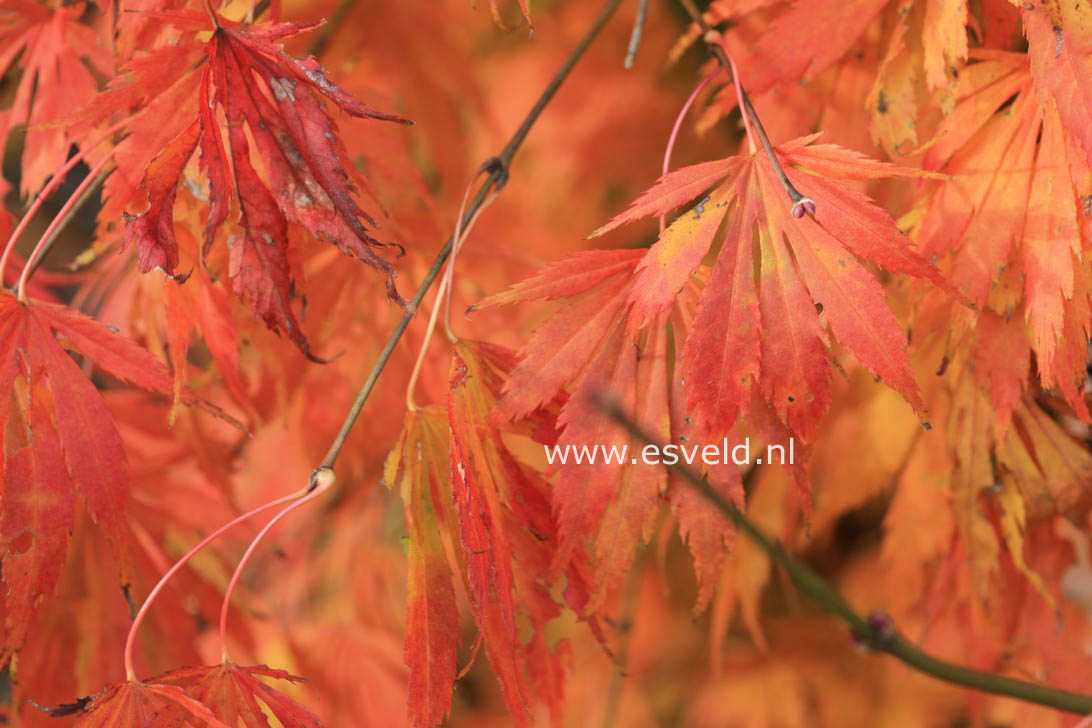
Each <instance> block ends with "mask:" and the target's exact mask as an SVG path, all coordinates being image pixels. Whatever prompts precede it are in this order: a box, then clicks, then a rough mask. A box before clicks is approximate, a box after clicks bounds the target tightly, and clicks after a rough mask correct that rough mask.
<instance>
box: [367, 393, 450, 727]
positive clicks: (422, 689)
mask: <svg viewBox="0 0 1092 728" xmlns="http://www.w3.org/2000/svg"><path fill="white" fill-rule="evenodd" d="M449 467H450V455H449V454H448V431H447V418H446V416H445V415H444V413H443V412H442V411H439V408H428V409H424V410H420V411H417V412H410V413H408V414H407V415H406V423H405V425H404V427H403V429H402V433H401V435H400V436H399V439H398V442H396V443H395V446H394V448H393V449H392V450H391V453H390V455H389V456H387V461H386V464H385V465H384V469H383V482H384V483H386V484H387V485H388V486H391V487H394V486H395V485H397V486H398V489H399V491H400V492H401V495H402V502H403V504H404V506H405V515H406V528H407V530H408V531H409V553H408V556H407V557H408V559H409V576H408V577H407V581H408V592H409V593H408V595H407V600H408V603H407V605H406V610H407V612H406V633H405V649H404V651H403V657H404V659H405V662H406V665H407V666H408V667H409V671H410V673H409V684H408V686H407V708H408V710H409V722H410V724H411V725H413V726H421V727H424V726H433V725H436V724H438V723H441V722H443V720H444V718H445V716H446V715H447V712H448V710H449V708H450V706H451V695H452V689H453V686H454V683H455V671H456V648H457V647H458V639H459V612H458V608H457V606H456V604H455V589H454V586H453V585H452V582H451V567H450V566H449V565H448V561H447V554H446V553H445V551H444V545H443V541H442V540H441V537H440V533H441V529H443V528H445V527H446V524H444V523H443V522H442V521H441V519H440V515H439V514H442V513H444V512H445V510H447V508H445V504H444V503H443V502H441V503H440V504H439V505H437V504H436V503H435V502H434V498H436V497H437V496H441V494H443V493H444V491H445V490H446V488H444V487H443V485H444V484H445V481H446V480H447V477H446V476H447V474H448V473H447V470H448V468H449ZM441 497H442V496H441Z"/></svg>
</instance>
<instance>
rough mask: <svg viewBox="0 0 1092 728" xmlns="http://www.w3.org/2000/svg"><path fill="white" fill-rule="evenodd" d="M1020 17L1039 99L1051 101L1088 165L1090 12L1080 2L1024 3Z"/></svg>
mask: <svg viewBox="0 0 1092 728" xmlns="http://www.w3.org/2000/svg"><path fill="white" fill-rule="evenodd" d="M1021 18H1022V19H1023V23H1024V34H1025V35H1026V36H1027V39H1028V58H1029V60H1030V61H1031V75H1032V77H1033V78H1034V79H1035V88H1036V90H1037V91H1038V92H1039V96H1040V98H1043V99H1046V98H1048V97H1049V98H1052V99H1053V100H1054V103H1055V105H1056V106H1057V109H1058V115H1059V117H1060V118H1061V120H1062V125H1063V126H1064V127H1065V129H1066V131H1068V132H1069V133H1070V134H1072V135H1073V136H1074V137H1075V138H1076V139H1077V140H1078V141H1079V142H1080V145H1081V147H1082V148H1083V149H1084V153H1085V159H1086V160H1088V163H1089V164H1090V165H1092V112H1090V111H1089V109H1090V106H1092V60H1090V59H1089V57H1088V43H1089V41H1090V40H1092V13H1090V12H1089V10H1088V8H1086V7H1082V6H1081V4H1080V3H1064V2H1056V1H1054V0H1047V1H1046V2H1038V3H1025V4H1024V5H1023V11H1022V13H1021Z"/></svg>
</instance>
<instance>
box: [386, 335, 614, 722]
mask: <svg viewBox="0 0 1092 728" xmlns="http://www.w3.org/2000/svg"><path fill="white" fill-rule="evenodd" d="M514 365H515V359H514V356H513V355H512V353H511V352H509V351H507V350H505V349H501V348H499V347H494V346H490V345H487V344H482V343H479V342H464V341H460V342H458V343H457V344H456V355H455V357H454V359H453V361H452V366H451V379H450V392H449V397H448V402H447V407H446V412H445V411H444V410H445V408H442V407H436V406H434V407H429V408H426V409H421V410H417V411H411V412H410V413H409V414H408V416H407V419H406V424H405V427H404V429H403V432H402V435H401V436H400V438H399V440H398V443H397V446H396V448H395V449H394V450H393V451H392V452H391V454H390V455H389V456H388V458H387V462H386V465H385V468H384V481H385V482H386V483H387V484H388V485H391V486H393V485H395V484H397V485H398V486H399V488H400V490H401V491H402V498H403V502H404V504H405V509H406V522H407V527H408V529H409V532H410V550H409V557H410V577H409V578H410V607H409V615H408V620H407V624H406V634H405V649H404V659H405V661H406V664H407V665H408V666H409V668H410V679H409V695H408V700H409V713H410V719H411V723H412V724H413V725H420V726H424V725H434V724H435V723H436V722H437V721H440V720H442V719H443V717H444V715H446V713H447V711H448V710H449V707H450V701H451V695H452V683H453V681H454V678H455V667H456V665H455V660H456V647H457V635H458V632H457V628H458V615H457V612H456V606H455V601H454V599H455V595H454V591H453V589H452V584H451V576H450V571H451V566H449V565H448V564H447V561H448V560H447V556H446V554H445V552H444V548H443V541H442V539H441V536H440V532H444V533H449V534H450V537H451V540H452V542H453V544H454V545H455V547H456V548H455V559H456V561H457V568H458V570H459V572H460V577H461V580H462V581H463V584H464V586H465V587H466V593H467V595H468V597H469V599H470V607H471V611H472V613H473V615H474V620H475V622H476V623H477V625H478V629H479V630H480V633H481V638H480V639H481V644H482V645H483V646H484V648H485V653H486V656H487V657H488V659H489V662H490V664H491V665H492V667H493V671H494V672H495V673H496V675H497V677H498V679H499V680H500V683H501V692H502V695H503V698H504V702H505V704H506V706H507V707H508V711H509V713H510V714H511V716H512V719H513V720H514V721H515V723H516V724H517V725H527V724H528V723H529V715H528V708H529V704H530V701H531V699H532V698H534V697H538V698H540V699H541V700H543V701H545V702H546V704H547V705H548V706H549V707H550V711H551V713H555V714H559V711H560V706H561V703H560V700H561V695H560V683H559V675H560V673H561V667H560V659H561V654H562V653H563V650H562V648H561V647H560V646H558V647H554V648H553V649H551V648H550V647H549V646H548V643H547V641H546V634H545V627H546V624H547V622H549V621H550V620H551V619H553V618H554V617H556V616H557V615H558V614H559V613H560V609H559V607H558V605H557V603H556V602H555V600H554V598H553V597H552V595H551V593H550V584H551V583H553V581H555V579H554V578H553V575H552V574H551V573H550V553H551V551H552V549H553V547H554V535H555V531H556V527H555V525H554V523H553V517H552V514H551V512H550V504H549V501H548V499H547V496H546V486H545V483H544V482H543V481H542V480H541V478H540V477H539V476H538V474H537V473H535V472H533V471H531V470H530V469H528V468H527V467H526V466H524V465H522V464H520V463H519V462H518V461H517V460H516V459H515V457H514V456H513V455H512V453H511V452H509V451H508V449H507V447H505V445H504V443H503V442H502V440H501V434H500V429H499V424H498V423H497V421H496V420H495V419H493V418H491V417H490V412H491V411H492V409H493V408H494V406H495V405H496V402H497V400H498V399H499V397H500V391H501V387H502V386H503V381H504V379H505V378H506V377H507V375H508V373H509V372H510V371H511V369H512V367H513V366H514ZM445 466H446V467H445ZM517 567H518V568H517ZM567 576H568V588H567V589H566V599H568V600H569V601H570V603H571V604H576V603H583V600H584V599H585V597H586V589H585V586H586V585H585V583H584V580H583V577H582V574H580V573H579V571H577V570H570V571H569V572H568V574H567ZM588 623H589V626H590V628H591V629H592V630H593V632H595V633H596V634H601V633H600V631H599V630H600V627H599V624H598V622H597V621H596V620H595V618H594V617H591V618H589V619H588ZM521 625H529V626H530V630H529V633H530V635H529V637H527V638H525V637H524V635H523V629H522V628H521Z"/></svg>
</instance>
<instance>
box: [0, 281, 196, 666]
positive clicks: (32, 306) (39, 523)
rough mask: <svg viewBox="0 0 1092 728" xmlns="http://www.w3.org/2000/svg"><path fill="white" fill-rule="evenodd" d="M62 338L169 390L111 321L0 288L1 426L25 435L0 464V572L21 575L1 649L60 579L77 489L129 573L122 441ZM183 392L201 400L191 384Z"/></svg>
mask: <svg viewBox="0 0 1092 728" xmlns="http://www.w3.org/2000/svg"><path fill="white" fill-rule="evenodd" d="M58 337H61V338H60V340H58ZM66 348H68V349H71V350H73V351H76V352H79V353H80V354H83V355H84V356H85V357H87V359H88V361H89V362H93V363H94V364H95V365H97V366H98V367H99V368H101V369H102V370H103V371H105V372H107V373H109V374H110V375H112V376H114V377H116V378H117V379H120V380H122V381H125V382H129V383H131V384H134V385H136V386H138V387H142V388H144V389H147V390H150V391H154V392H159V393H162V394H166V395H169V394H170V393H171V391H172V383H171V376H170V374H169V373H168V372H167V369H166V367H164V366H163V364H161V363H160V362H159V361H158V360H156V359H155V358H154V357H152V356H151V355H150V354H149V353H148V352H147V351H145V350H144V349H141V348H140V347H139V346H137V345H136V344H135V343H133V342H132V341H130V340H128V339H125V338H123V337H121V336H118V335H117V334H114V333H113V332H111V331H110V329H109V328H108V327H106V326H104V325H102V324H100V323H98V322H97V321H95V320H93V319H91V318H89V317H87V316H85V315H83V314H81V313H78V312H76V311H72V310H70V309H68V308H66V307H64V306H59V305H56V304H50V303H42V302H29V303H25V304H24V303H21V302H19V301H18V300H17V299H16V298H15V297H14V296H12V295H10V294H7V293H0V395H2V396H3V398H4V400H3V401H4V403H5V404H4V406H3V407H0V434H3V435H4V436H5V439H6V440H7V441H9V442H11V441H14V442H16V443H23V444H22V445H20V446H18V447H17V449H16V450H15V452H13V453H11V454H10V456H7V452H6V451H5V455H6V457H5V458H4V466H3V467H4V477H5V481H6V482H7V484H8V487H7V488H6V489H5V491H4V494H3V505H4V508H3V513H4V515H3V519H2V520H0V531H2V534H3V541H4V554H5V558H4V575H5V580H7V579H8V578H11V579H12V581H13V584H18V585H19V586H18V588H9V589H8V592H7V595H6V603H7V618H6V635H5V651H7V650H13V649H17V648H18V647H19V646H20V645H21V644H22V641H23V640H24V639H25V637H26V628H27V624H28V623H29V620H30V617H31V615H33V613H34V610H35V609H36V607H37V606H38V604H39V602H40V601H41V599H42V598H44V597H45V596H47V595H48V594H49V593H50V592H51V591H52V588H53V585H54V584H55V582H56V580H57V577H58V575H59V571H60V565H61V564H62V563H63V558H62V557H63V556H64V554H65V550H66V549H65V547H66V545H67V543H68V540H69V536H70V531H71V527H72V517H73V510H72V509H73V504H72V495H73V493H78V494H79V496H80V499H81V500H82V502H83V505H84V508H85V509H86V510H87V512H88V514H89V515H90V516H91V518H92V520H93V521H94V522H95V523H96V524H97V525H98V526H99V528H101V529H102V531H103V533H104V534H105V535H106V537H107V539H108V540H109V542H110V544H111V546H112V548H113V549H114V552H115V555H116V558H117V560H118V563H119V566H120V571H121V575H122V581H123V583H125V582H127V580H128V571H129V556H128V553H127V543H128V540H129V535H128V533H129V532H128V527H127V525H126V522H125V518H124V511H125V500H126V481H127V477H126V474H125V450H124V448H123V446H122V441H121V437H120V436H119V434H118V431H117V428H116V427H115V426H114V421H113V417H112V416H111V414H110V411H109V409H108V408H107V406H106V403H105V401H103V398H102V395H101V394H100V393H99V392H98V391H97V390H96V389H95V386H94V385H93V384H92V383H91V382H90V381H88V379H87V377H86V376H85V375H84V373H83V372H82V371H81V370H80V367H79V366H77V364H76V363H75V362H74V361H73V360H72V357H71V356H69V354H68V352H67V351H66V350H65V349H66ZM182 396H183V401H185V402H189V403H194V402H197V400H196V398H195V397H194V396H193V394H192V393H190V392H189V391H186V392H183V393H182ZM13 411H14V412H15V413H16V414H17V418H16V421H15V422H14V423H13V422H12V417H11V415H12V412H13Z"/></svg>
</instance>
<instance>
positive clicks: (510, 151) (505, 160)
mask: <svg viewBox="0 0 1092 728" xmlns="http://www.w3.org/2000/svg"><path fill="white" fill-rule="evenodd" d="M620 3H621V0H609V2H607V4H606V7H604V8H603V10H602V12H600V13H599V17H597V18H596V19H595V22H594V23H592V26H591V27H590V28H589V29H588V32H587V33H586V34H585V35H584V37H583V38H582V39H581V40H580V42H579V43H578V44H577V45H576V47H575V48H573V50H572V52H571V53H570V54H569V57H568V58H567V59H565V63H564V64H562V66H561V68H560V69H559V70H558V72H557V73H556V74H555V75H554V77H553V78H552V79H550V83H548V84H547V85H546V88H545V89H544V90H543V91H542V95H541V96H539V97H538V101H536V102H535V105H534V106H532V107H531V110H530V111H529V112H527V116H526V117H524V119H523V123H522V124H520V125H519V128H518V129H516V132H515V133H514V134H513V135H512V138H511V139H509V140H508V143H507V144H505V145H504V149H502V150H501V153H500V154H498V155H497V156H496V157H490V158H489V159H487V160H486V161H485V162H484V163H483V164H482V167H483V168H485V169H487V170H489V176H488V177H486V179H485V181H484V182H482V184H481V186H479V187H478V191H477V193H475V195H474V197H473V199H472V200H471V201H470V204H469V205H468V206H467V209H466V213H465V214H464V215H463V219H462V221H461V226H462V227H464V228H465V227H466V226H467V225H468V224H469V223H470V219H471V218H472V217H473V216H474V213H476V212H477V211H478V208H480V207H481V206H482V203H484V202H485V198H486V197H487V196H488V195H489V192H490V190H493V189H494V188H495V189H496V190H497V191H498V192H499V191H500V189H501V188H502V187H504V184H505V182H507V181H508V168H509V166H510V165H511V164H512V158H513V157H515V156H516V152H517V151H518V150H519V148H520V146H521V145H522V144H523V141H524V139H526V138H527V134H528V133H529V132H530V131H531V127H532V126H534V124H535V122H536V121H537V120H538V117H539V116H540V115H541V114H542V110H543V109H545V108H546V105H547V104H549V103H550V100H551V99H552V98H553V97H554V94H556V93H557V90H558V88H560V87H561V84H562V83H563V82H564V81H565V79H566V78H567V77H568V75H569V73H571V72H572V70H573V67H574V66H575V65H576V62H577V61H579V60H580V57H581V56H583V55H584V52H585V51H586V50H587V49H588V46H590V45H591V44H592V41H594V40H595V37H596V36H597V35H599V31H601V30H602V29H603V26H604V25H606V24H607V21H608V20H610V17H611V16H612V15H613V14H614V11H615V10H617V9H618V5H619V4H620ZM454 241H455V236H454V234H452V235H451V237H449V238H448V239H447V242H446V243H445V244H444V247H443V248H442V249H441V250H440V252H439V253H438V254H437V255H436V259H435V260H434V261H433V262H432V267H431V268H429V270H428V273H426V274H425V279H424V280H423V281H422V282H421V285H420V286H418V288H417V291H416V292H415V293H414V294H413V298H412V299H410V302H409V306H407V311H406V313H404V314H403V315H402V318H401V319H399V321H398V323H397V324H396V325H395V327H394V331H392V332H391V335H390V338H388V339H387V343H386V345H385V346H384V347H383V350H382V351H381V352H379V358H378V359H376V362H375V365H374V366H373V367H372V370H371V372H369V374H368V376H367V377H366V378H365V379H364V383H363V384H362V385H361V387H360V391H359V392H358V393H357V395H356V399H355V400H354V401H353V405H352V407H350V409H349V413H348V415H346V417H345V421H344V422H343V423H342V425H341V430H340V431H338V433H337V436H336V437H335V438H334V442H333V444H331V445H330V450H329V451H328V452H327V453H326V457H324V458H323V459H322V463H321V464H320V466H319V467H323V468H332V467H333V466H334V463H335V462H336V461H337V456H338V454H339V453H340V452H341V448H342V447H344V445H345V440H346V438H348V436H349V432H350V431H351V430H352V429H353V424H355V423H356V419H357V417H359V416H360V410H361V409H362V408H363V407H364V403H365V402H367V400H368V396H369V395H370V394H371V393H372V389H373V388H375V383H376V381H377V380H378V379H379V375H380V374H382V372H383V368H384V367H386V365H387V362H388V361H389V360H390V358H391V354H393V353H394V347H395V346H396V345H397V344H398V341H399V339H401V338H402V334H403V333H405V331H406V327H407V326H409V323H410V321H412V320H413V315H414V313H415V312H416V310H417V308H418V306H420V305H421V301H422V300H424V298H425V294H426V293H428V290H429V288H431V287H432V284H433V282H435V280H436V277H437V276H438V275H439V274H440V271H441V269H443V266H444V262H445V261H447V256H448V255H450V253H451V247H452V244H453V243H454Z"/></svg>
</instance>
